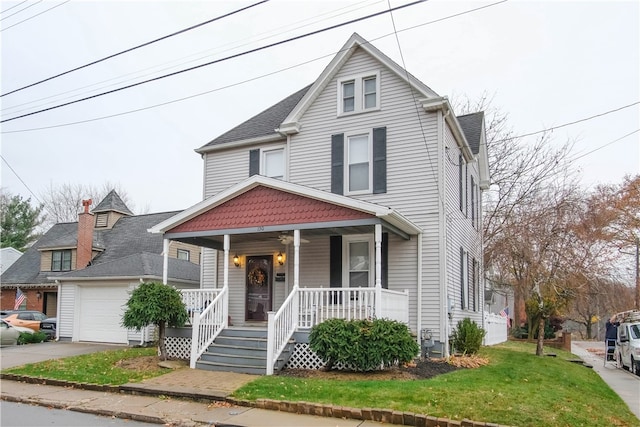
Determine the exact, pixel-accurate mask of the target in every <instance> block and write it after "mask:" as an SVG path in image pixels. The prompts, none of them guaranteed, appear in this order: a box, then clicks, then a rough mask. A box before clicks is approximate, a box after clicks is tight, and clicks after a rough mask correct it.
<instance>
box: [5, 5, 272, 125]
mask: <svg viewBox="0 0 640 427" xmlns="http://www.w3.org/2000/svg"><path fill="white" fill-rule="evenodd" d="M40 1H42V0H40ZM268 1H269V0H261V1H259V2H257V3H254V4H252V5H249V6H246V7H243V8H240V9H237V10H234V11H233V12H229V13H226V14H224V15H220V16H217V17H215V18H212V19H209V20H208V21H204V22H201V23H199V24H196V25H192V26H191V27H188V28H185V29H182V30H180V31H176V32H174V33H171V34H168V35H166V36H163V37H160V38H157V39H155V40H151V41H148V42H146V43H142V44H141V45H138V46H134V47H131V48H129V49H125V50H123V51H121V52H118V53H114V54H112V55H109V56H105V57H104V58H101V59H98V60H95V61H93V62H90V63H88V64H85V65H81V66H79V67H76V68H72V69H71V70H68V71H65V72H63V73H60V74H56V75H55V76H51V77H47V78H46V79H44V80H40V81H37V82H35V83H31V84H28V85H26V86H23V87H21V88H18V89H14V90H12V91H10V92H6V93H3V94H2V95H0V97H3V96H5V95H10V94H12V93H16V92H18V91H21V90H24V89H27V88H30V87H33V86H36V85H39V84H41V83H44V82H48V81H50V80H53V79H55V78H58V77H61V76H64V75H66V74H69V73H72V72H74V71H78V70H81V69H83V68H86V67H89V66H91V65H95V64H98V63H100V62H103V61H106V60H107V59H111V58H115V57H116V56H119V55H122V54H125V53H128V52H131V51H133V50H136V49H140V48H141V47H145V46H149V45H150V44H153V43H156V42H159V41H161V40H165V39H168V38H169V37H173V36H176V35H178V34H182V33H184V32H187V31H190V30H193V29H195V28H198V27H202V26H203V25H206V24H210V23H212V22H214V21H219V20H220V19H222V18H226V17H229V16H231V15H235V14H236V13H240V12H243V11H245V10H247V9H251V8H252V7H255V6H258V5H260V4H262V3H266V2H268ZM45 111H46V110H45ZM34 114H35V113H34ZM21 117H22V116H21Z"/></svg>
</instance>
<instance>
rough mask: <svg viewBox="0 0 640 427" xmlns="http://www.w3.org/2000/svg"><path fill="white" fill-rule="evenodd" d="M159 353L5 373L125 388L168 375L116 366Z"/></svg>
mask: <svg viewBox="0 0 640 427" xmlns="http://www.w3.org/2000/svg"><path fill="white" fill-rule="evenodd" d="M156 354H157V350H156V349H155V348H127V349H124V350H108V351H102V352H99V353H92V354H85V355H82V356H74V357H68V358H65V359H55V360H47V361H44V362H39V363H30V364H28V365H23V366H18V367H15V368H10V369H5V370H3V371H2V372H3V373H11V374H18V375H28V376H31V377H37V378H48V379H56V380H66V381H74V382H81V383H89V384H101V385H105V384H110V385H122V384H126V383H133V382H140V381H142V380H144V379H146V378H152V377H157V376H158V375H162V374H164V373H166V372H167V370H166V369H163V368H160V367H158V368H157V369H153V370H146V371H136V370H131V369H124V368H119V367H117V366H116V363H117V362H118V361H120V360H123V359H130V358H134V357H141V356H154V355H156Z"/></svg>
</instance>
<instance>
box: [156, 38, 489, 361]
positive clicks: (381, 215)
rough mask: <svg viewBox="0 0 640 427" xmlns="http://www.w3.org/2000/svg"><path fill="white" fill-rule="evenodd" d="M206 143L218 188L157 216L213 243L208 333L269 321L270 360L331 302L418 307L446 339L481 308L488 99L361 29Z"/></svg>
mask: <svg viewBox="0 0 640 427" xmlns="http://www.w3.org/2000/svg"><path fill="white" fill-rule="evenodd" d="M196 152H198V153H199V154H201V155H202V157H203V159H204V194H205V200H203V201H202V202H200V203H198V204H196V205H195V206H193V207H191V208H189V209H187V210H185V211H184V212H181V213H180V214H178V215H176V216H174V217H172V218H169V219H167V220H166V221H164V222H162V223H160V224H158V225H156V226H155V227H153V228H152V229H151V230H150V231H151V232H152V233H158V234H161V235H163V236H164V238H165V239H166V240H165V241H166V242H168V241H181V242H185V243H191V244H197V245H200V246H202V247H204V249H203V266H202V280H203V281H202V284H201V287H202V288H207V289H217V290H218V292H219V293H218V295H219V296H220V297H219V298H217V299H216V301H215V302H214V304H212V307H211V309H210V310H207V311H206V312H204V313H203V314H202V319H201V320H202V321H203V322H204V321H206V322H211V323H215V322H216V321H215V320H212V319H213V316H214V315H215V313H217V312H219V313H224V314H226V313H228V317H227V316H226V315H218V317H217V319H219V321H220V322H222V323H221V324H216V328H217V329H216V332H215V333H213V334H211V335H209V336H207V337H206V338H205V339H202V338H199V339H200V340H201V342H205V343H206V344H205V346H204V347H206V346H208V345H209V344H210V343H212V342H213V344H214V345H215V342H214V339H215V338H216V334H218V333H224V332H225V329H227V328H228V324H227V322H228V321H229V320H230V321H231V322H232V323H233V325H234V328H238V327H240V326H243V325H244V326H247V325H253V326H256V325H258V326H259V325H264V326H266V327H268V329H269V337H270V338H269V344H268V348H269V350H268V351H267V356H266V357H267V362H266V372H267V373H270V372H271V371H272V368H273V364H274V363H277V362H276V361H275V359H277V358H278V357H279V354H280V351H281V350H282V348H284V347H285V343H286V342H287V341H288V340H289V338H290V337H291V336H293V335H294V334H295V333H296V332H300V331H301V330H307V331H308V328H309V327H310V326H312V325H313V324H316V323H318V322H320V321H322V320H323V319H325V318H328V317H336V316H339V317H347V318H354V317H388V318H393V319H396V320H400V321H404V322H406V323H407V324H408V325H409V327H410V329H411V330H412V331H413V332H414V333H415V334H416V335H417V336H419V337H420V336H421V337H423V338H425V340H426V338H429V337H430V338H431V339H432V340H433V341H431V340H426V341H428V342H429V346H430V348H431V349H433V350H435V351H436V352H437V353H440V354H446V353H448V351H449V336H450V334H451V332H452V329H453V328H455V326H456V324H457V322H458V321H459V320H461V319H463V318H465V317H469V318H471V319H472V320H474V321H476V322H477V323H478V324H480V325H481V324H482V322H483V305H484V304H483V302H484V301H483V290H484V284H483V280H482V271H483V268H482V227H481V223H482V218H481V212H482V210H481V204H482V193H483V190H485V189H487V188H488V185H489V176H488V171H489V169H488V161H487V153H486V143H485V129H484V115H483V113H475V114H469V115H465V116H461V117H456V116H455V113H454V112H453V110H452V108H451V105H450V104H449V101H448V100H447V98H446V97H442V96H439V95H438V94H436V93H435V92H434V91H433V90H431V89H430V88H429V87H427V86H426V85H425V84H424V83H422V82H420V81H418V80H417V79H416V78H415V77H413V76H412V75H410V74H409V73H407V72H406V70H404V69H403V68H401V67H400V66H399V65H398V64H396V63H395V62H394V61H392V60H391V59H389V58H388V57H387V56H385V55H384V54H383V53H382V52H380V51H379V50H378V49H376V48H375V47H374V46H373V45H372V44H370V43H368V42H367V41H366V40H364V39H363V38H362V37H360V36H359V35H357V34H354V35H353V36H352V37H351V38H350V39H349V40H348V41H347V43H346V44H345V46H344V47H343V48H342V49H341V50H340V51H339V53H338V54H337V55H336V56H335V58H334V59H333V60H332V61H331V63H330V64H329V65H328V66H327V68H326V69H325V70H324V71H323V72H322V74H321V75H320V76H319V77H318V79H317V80H316V81H315V82H314V83H313V84H312V85H310V86H308V87H305V88H303V89H302V90H300V91H298V92H296V93H294V94H293V95H291V96H289V97H287V98H285V99H284V100H282V101H281V102H279V103H277V104H275V105H274V106H272V107H270V108H268V109H267V110H265V111H263V112H262V113H260V114H258V115H256V116H255V117H253V118H251V119H249V120H247V121H246V122H244V123H242V124H240V125H239V126H237V127H235V128H233V129H231V130H230V131H228V132H227V133H225V134H223V135H221V136H219V137H217V138H215V139H214V140H212V141H211V142H209V143H208V144H206V145H204V146H203V147H201V148H199V149H197V150H196ZM169 271H170V268H169ZM206 316H211V317H208V318H207V317H206ZM207 319H208V320H207ZM267 320H268V322H266V323H265V321H267ZM196 336H197V334H195V333H194V337H196ZM196 350H197V353H196V354H198V355H199V354H201V353H202V352H203V351H204V352H206V351H207V350H206V348H205V349H203V348H202V346H201V347H200V348H198V349H196ZM203 357H204V356H203ZM197 363H198V366H201V365H203V361H202V360H200V361H198V362H197ZM192 366H194V360H193V359H192ZM203 367H204V366H203ZM229 369H233V368H229ZM276 369H277V365H276ZM238 370H240V368H238Z"/></svg>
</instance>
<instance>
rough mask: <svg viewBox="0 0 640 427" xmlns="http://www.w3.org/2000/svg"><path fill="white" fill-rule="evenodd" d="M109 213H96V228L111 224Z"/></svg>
mask: <svg viewBox="0 0 640 427" xmlns="http://www.w3.org/2000/svg"><path fill="white" fill-rule="evenodd" d="M108 220H109V214H108V213H106V212H105V213H99V214H98V215H96V228H98V227H106V226H107V225H108V224H109V221H108Z"/></svg>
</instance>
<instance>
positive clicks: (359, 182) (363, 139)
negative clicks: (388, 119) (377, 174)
mask: <svg viewBox="0 0 640 427" xmlns="http://www.w3.org/2000/svg"><path fill="white" fill-rule="evenodd" d="M370 141H371V138H370V136H369V134H368V133H365V134H360V135H353V136H348V137H347V164H348V167H347V168H346V171H345V172H346V174H347V176H346V182H347V183H348V187H347V188H348V189H349V193H360V192H364V193H368V192H371V185H370V183H371V143H370Z"/></svg>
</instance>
